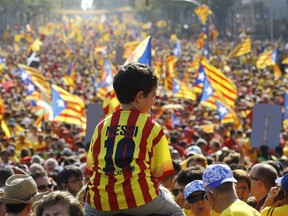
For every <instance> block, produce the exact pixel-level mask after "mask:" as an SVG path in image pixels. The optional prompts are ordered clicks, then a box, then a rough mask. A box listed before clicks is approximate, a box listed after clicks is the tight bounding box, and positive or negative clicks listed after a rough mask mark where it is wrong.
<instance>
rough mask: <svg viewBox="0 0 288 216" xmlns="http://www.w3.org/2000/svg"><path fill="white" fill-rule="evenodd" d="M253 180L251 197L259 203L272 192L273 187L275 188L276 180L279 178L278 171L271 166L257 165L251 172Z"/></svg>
mask: <svg viewBox="0 0 288 216" xmlns="http://www.w3.org/2000/svg"><path fill="white" fill-rule="evenodd" d="M249 175H250V179H251V195H252V196H254V197H255V198H256V200H257V201H259V200H261V199H262V198H264V197H265V196H266V195H267V194H268V193H269V191H270V189H271V187H274V186H275V180H276V178H277V177H278V176H277V171H276V169H275V168H274V167H272V166H271V165H269V164H263V163H259V164H255V165H254V166H253V167H252V168H251V170H250V172H249Z"/></svg>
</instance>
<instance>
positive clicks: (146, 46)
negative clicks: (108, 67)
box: [124, 36, 151, 66]
mask: <svg viewBox="0 0 288 216" xmlns="http://www.w3.org/2000/svg"><path fill="white" fill-rule="evenodd" d="M131 62H139V63H142V64H147V65H149V66H151V36H148V37H147V38H146V39H145V40H143V41H142V42H141V43H140V44H139V45H138V46H137V48H136V49H135V50H134V52H133V53H132V55H131V56H130V57H129V58H128V59H127V60H126V62H125V63H124V64H128V63H131Z"/></svg>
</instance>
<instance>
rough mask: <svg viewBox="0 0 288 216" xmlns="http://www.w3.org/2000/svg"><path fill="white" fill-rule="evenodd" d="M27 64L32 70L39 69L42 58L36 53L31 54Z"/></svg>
mask: <svg viewBox="0 0 288 216" xmlns="http://www.w3.org/2000/svg"><path fill="white" fill-rule="evenodd" d="M26 64H27V66H29V67H32V68H38V67H39V65H40V57H39V56H38V54H37V53H36V52H30V54H29V56H28V57H27V59H26Z"/></svg>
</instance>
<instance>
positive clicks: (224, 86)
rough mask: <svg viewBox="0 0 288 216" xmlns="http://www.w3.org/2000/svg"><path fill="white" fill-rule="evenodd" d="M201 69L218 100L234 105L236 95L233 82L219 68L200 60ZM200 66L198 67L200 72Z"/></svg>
mask: <svg viewBox="0 0 288 216" xmlns="http://www.w3.org/2000/svg"><path fill="white" fill-rule="evenodd" d="M201 65H202V67H203V68H202V70H203V71H205V74H206V76H207V77H208V80H209V82H210V83H211V86H212V87H213V89H214V90H215V92H216V93H217V96H218V97H219V100H221V101H222V102H224V103H225V104H226V105H228V106H230V107H234V104H235V100H236V98H237V96H238V93H237V89H236V86H235V84H234V83H233V82H232V81H231V80H230V79H229V78H228V77H227V76H226V75H225V74H223V73H222V72H221V71H220V70H218V69H217V68H215V67H214V66H212V65H209V64H208V63H207V62H205V61H202V62H201ZM200 70H201V68H200V69H199V72H200Z"/></svg>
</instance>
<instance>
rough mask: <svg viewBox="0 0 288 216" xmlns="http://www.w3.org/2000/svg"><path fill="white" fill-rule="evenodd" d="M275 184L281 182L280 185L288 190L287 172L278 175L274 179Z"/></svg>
mask: <svg viewBox="0 0 288 216" xmlns="http://www.w3.org/2000/svg"><path fill="white" fill-rule="evenodd" d="M275 183H276V184H281V187H282V188H283V189H284V190H285V191H287V192H288V174H286V175H284V176H282V177H279V178H277V179H276V180H275Z"/></svg>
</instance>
